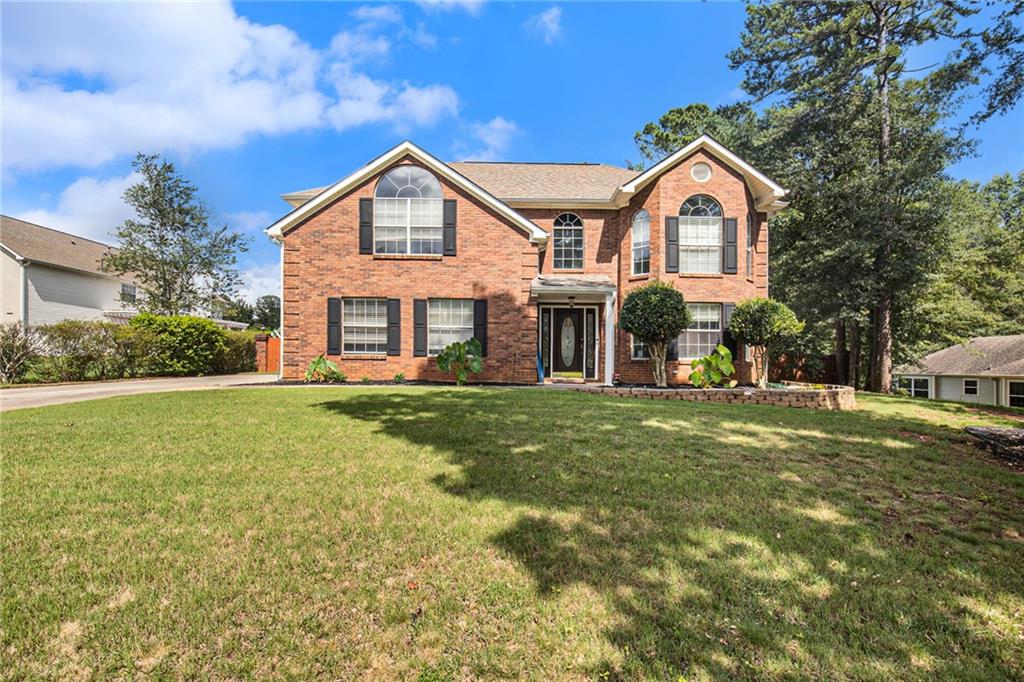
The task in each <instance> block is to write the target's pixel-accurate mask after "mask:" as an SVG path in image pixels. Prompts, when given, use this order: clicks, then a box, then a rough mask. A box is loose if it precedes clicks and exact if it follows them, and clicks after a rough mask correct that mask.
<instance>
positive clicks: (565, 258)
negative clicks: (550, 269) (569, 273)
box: [554, 213, 583, 270]
mask: <svg viewBox="0 0 1024 682" xmlns="http://www.w3.org/2000/svg"><path fill="white" fill-rule="evenodd" d="M554 227H555V233H554V241H555V249H554V250H555V253H554V259H555V262H554V268H555V270H582V269H583V221H582V220H580V217H579V216H578V215H576V214H575V213H562V214H560V215H559V216H558V217H557V218H555V226H554Z"/></svg>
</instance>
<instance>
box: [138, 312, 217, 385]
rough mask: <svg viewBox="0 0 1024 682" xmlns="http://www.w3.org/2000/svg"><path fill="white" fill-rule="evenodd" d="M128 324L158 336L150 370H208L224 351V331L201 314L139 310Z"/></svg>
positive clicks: (171, 373) (182, 372)
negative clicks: (170, 313)
mask: <svg viewBox="0 0 1024 682" xmlns="http://www.w3.org/2000/svg"><path fill="white" fill-rule="evenodd" d="M130 324H131V325H132V326H134V327H138V328H141V329H147V330H149V331H150V332H152V333H153V334H154V335H155V336H156V337H157V339H158V341H157V352H156V357H155V362H154V367H153V374H157V375H162V376H200V375H203V374H210V373H212V372H214V371H215V369H216V367H217V363H218V361H220V360H221V358H222V357H223V356H224V353H225V352H226V351H227V342H226V339H227V332H226V331H224V330H223V329H221V328H220V327H218V326H217V325H216V324H215V323H214V322H213V321H211V320H207V319H205V318H202V317H192V316H190V315H174V316H169V315H153V314H151V313H140V314H139V315H136V316H135V317H133V318H132V320H131V323H130Z"/></svg>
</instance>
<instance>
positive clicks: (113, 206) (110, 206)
mask: <svg viewBox="0 0 1024 682" xmlns="http://www.w3.org/2000/svg"><path fill="white" fill-rule="evenodd" d="M138 180H139V176H138V175H136V174H134V173H129V174H128V175H125V176H123V177H113V178H106V179H99V178H92V177H82V178H79V179H77V180H75V181H74V182H73V183H71V184H70V185H68V186H67V187H65V188H64V190H63V191H62V192H61V193H60V197H59V199H58V200H57V207H56V208H55V209H53V210H46V209H35V210H32V211H26V212H24V213H21V214H19V215H17V216H15V217H16V218H20V219H22V220H27V221H28V222H30V223H36V224H37V225H42V226H44V227H51V228H53V229H55V230H61V231H62V232H70V233H72V234H77V235H80V236H82V237H88V238H89V239H95V240H96V241H101V242H106V243H108V244H112V243H114V241H115V239H114V233H115V232H116V231H117V228H118V227H120V226H121V224H122V223H123V222H124V221H125V220H126V219H127V218H134V217H135V210H134V209H133V208H131V207H130V206H128V205H127V204H126V203H124V200H123V199H122V198H121V196H122V194H124V191H125V189H127V188H128V186H129V185H131V184H134V183H136V182H138Z"/></svg>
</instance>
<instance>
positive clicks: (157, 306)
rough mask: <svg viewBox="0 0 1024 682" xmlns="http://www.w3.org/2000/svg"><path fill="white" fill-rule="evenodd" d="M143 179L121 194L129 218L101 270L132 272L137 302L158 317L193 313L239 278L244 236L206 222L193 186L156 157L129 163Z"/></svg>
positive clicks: (245, 242)
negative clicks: (131, 213) (139, 292)
mask: <svg viewBox="0 0 1024 682" xmlns="http://www.w3.org/2000/svg"><path fill="white" fill-rule="evenodd" d="M132 166H133V167H134V168H135V171H136V172H137V173H138V174H139V175H141V176H142V179H141V180H140V181H139V182H138V183H136V184H134V185H132V186H131V187H129V188H128V189H127V190H125V192H124V200H125V202H126V203H127V204H128V205H130V206H132V207H133V208H134V209H135V214H136V217H135V218H133V219H128V220H125V221H124V224H122V225H121V226H120V227H119V228H118V230H117V241H118V242H119V248H118V251H117V253H114V254H109V255H107V256H105V257H104V259H103V263H102V266H103V269H104V270H106V271H108V272H114V273H117V274H125V273H129V272H130V273H134V275H135V281H136V282H137V283H138V285H139V287H140V289H141V290H142V293H143V296H142V297H141V307H142V308H144V309H145V310H148V311H151V312H155V313H161V314H165V315H178V314H181V313H186V312H195V311H199V310H200V309H202V308H203V307H205V306H208V305H209V303H210V302H211V301H212V300H213V299H214V298H215V297H230V296H231V295H232V294H233V293H234V291H235V289H236V288H237V286H238V285H239V283H240V281H241V276H240V274H239V272H238V270H237V268H236V264H237V260H236V259H237V254H238V253H239V252H241V251H245V250H246V249H247V247H248V239H247V238H246V237H244V236H243V235H241V234H238V233H235V232H232V231H230V230H229V229H228V227H227V226H226V225H225V226H222V227H211V226H210V209H209V208H208V207H207V206H206V205H205V204H204V203H203V202H202V201H201V200H200V199H199V196H198V190H197V189H196V187H195V185H193V184H192V183H190V182H189V181H188V180H185V179H184V178H182V177H181V176H180V175H178V173H177V172H176V171H175V169H174V165H173V164H172V163H170V162H169V161H163V160H161V159H160V157H159V156H158V155H147V154H142V153H140V154H138V155H137V156H136V157H135V160H134V161H133V162H132Z"/></svg>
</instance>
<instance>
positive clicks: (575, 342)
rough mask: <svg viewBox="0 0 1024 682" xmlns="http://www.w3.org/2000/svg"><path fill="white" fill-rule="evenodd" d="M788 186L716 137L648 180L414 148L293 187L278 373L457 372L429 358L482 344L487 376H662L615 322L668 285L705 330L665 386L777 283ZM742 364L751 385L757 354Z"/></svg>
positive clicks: (586, 167)
mask: <svg viewBox="0 0 1024 682" xmlns="http://www.w3.org/2000/svg"><path fill="white" fill-rule="evenodd" d="M784 195H785V190H783V189H782V188H781V187H780V186H779V185H777V184H776V183H774V182H772V181H771V180H770V179H768V178H767V177H765V176H764V174H762V173H760V172H759V171H758V170H757V169H755V168H753V167H752V166H751V165H750V164H748V163H746V162H745V161H743V160H742V159H740V158H739V157H737V156H736V155H735V154H733V153H732V152H730V151H729V150H728V149H726V148H725V147H723V146H722V145H721V144H719V143H718V142H716V141H715V140H713V139H711V138H710V137H707V136H703V137H700V138H698V139H697V140H694V141H693V142H692V143H690V144H688V145H687V146H686V147H684V148H683V149H680V150H679V151H677V152H675V153H674V154H672V155H670V156H668V157H667V158H665V159H664V160H663V161H661V162H660V163H658V164H657V165H655V166H653V167H651V168H650V169H648V170H646V171H644V172H642V173H639V174H638V173H636V172H634V171H630V170H627V169H625V168H617V167H614V166H608V165H605V164H577V163H565V164H562V163H489V162H459V163H448V164H446V163H444V162H442V161H439V160H438V159H437V158H435V157H434V156H432V155H430V154H428V153H427V152H425V151H423V150H422V149H420V148H419V147H417V146H416V145H414V144H412V143H410V142H403V143H402V144H400V145H398V146H396V147H395V148H394V149H392V150H390V151H388V152H387V153H385V154H383V155H382V156H380V157H378V158H376V159H374V160H373V161H371V162H370V163H368V164H366V165H365V166H364V167H362V168H360V169H358V170H356V171H355V172H354V173H352V174H351V175H349V176H347V177H345V178H343V179H341V180H339V181H338V182H336V183H334V184H333V185H330V186H327V187H320V188H316V189H311V190H304V191H299V192H293V193H290V194H285V195H284V199H285V200H286V201H287V202H288V203H290V204H291V205H292V206H294V210H292V211H291V212H290V213H288V214H287V215H285V216H284V217H282V218H281V219H280V220H278V221H277V222H275V223H274V224H273V225H272V226H270V227H269V228H268V229H267V233H268V235H269V236H270V237H271V238H272V239H273V240H275V241H276V242H278V243H280V244H281V245H282V301H283V313H282V314H283V317H284V320H283V330H282V331H283V344H282V355H283V357H282V363H281V366H282V376H283V377H284V378H286V379H296V378H299V377H301V376H302V374H303V372H304V370H305V367H306V365H307V364H308V363H309V361H310V360H312V359H313V358H314V357H316V356H317V355H319V354H320V353H326V354H327V355H328V357H331V358H332V359H335V360H336V361H338V362H339V364H340V366H341V367H342V369H343V370H344V371H345V372H346V373H347V374H348V375H349V376H350V377H353V378H360V377H363V376H366V377H370V378H371V379H379V380H389V379H391V378H392V377H394V376H395V375H396V374H397V373H399V372H401V373H403V374H404V375H405V377H406V378H407V379H442V380H443V379H446V378H447V377H446V376H445V375H442V374H441V373H440V372H439V371H438V370H437V365H436V362H435V361H434V359H433V357H432V356H434V355H435V354H436V353H437V352H438V351H439V350H440V349H441V348H443V347H444V346H445V345H447V344H448V343H451V342H452V341H454V340H461V339H467V338H470V337H472V336H475V337H477V338H478V339H480V341H481V342H482V344H483V346H484V349H485V354H486V360H485V369H484V372H483V373H482V374H481V375H480V376H479V379H480V380H481V381H494V382H535V381H537V379H538V375H539V374H540V372H539V371H538V366H539V365H540V366H542V367H543V370H544V371H543V375H544V377H545V378H546V379H551V378H555V379H558V378H572V379H581V378H582V379H584V380H586V381H594V382H601V383H608V382H611V381H612V380H613V377H615V376H616V375H617V376H619V377H621V380H622V381H625V382H637V383H646V382H650V381H651V372H650V366H649V361H648V359H647V357H646V353H645V349H644V347H643V345H642V344H639V343H635V342H634V340H633V339H631V338H630V336H629V335H628V334H626V333H625V332H622V331H621V330H619V329H618V328H617V326H616V317H617V311H618V308H619V306H620V305H621V301H622V299H623V297H624V296H625V295H626V294H628V293H629V291H630V290H632V289H633V288H634V287H637V286H641V285H643V284H644V283H646V282H649V281H651V280H655V279H657V280H662V281H667V282H671V283H672V284H673V286H675V287H676V288H677V289H679V290H680V291H681V292H682V293H683V295H684V297H685V299H686V301H687V303H688V305H690V307H691V312H692V313H693V317H694V322H693V324H692V325H691V327H690V329H688V330H687V331H686V332H684V333H683V334H682V335H681V336H680V337H679V339H678V342H677V343H676V344H674V345H673V348H672V349H670V356H669V363H668V374H669V379H670V381H673V382H677V383H679V382H685V381H686V377H687V376H688V375H689V372H690V369H689V361H690V359H692V358H695V357H700V356H703V355H705V354H707V353H708V352H710V350H711V349H713V348H714V346H715V345H716V344H717V343H718V342H720V341H722V342H725V343H727V344H729V343H730V340H729V339H728V335H727V334H725V333H723V330H724V329H725V328H726V325H727V323H728V319H729V315H730V314H731V310H732V308H733V306H734V305H735V303H736V302H737V301H741V300H743V299H747V298H752V297H756V296H766V295H767V291H768V218H769V217H770V216H771V215H772V214H773V213H775V212H776V211H778V210H779V209H780V208H782V207H783V206H784V205H785V204H784V203H783V202H782V198H783V196H784ZM736 350H737V351H738V352H737V353H736V356H737V358H738V363H737V371H738V374H739V379H740V380H741V381H749V380H750V377H751V369H752V368H751V366H750V364H749V362H746V361H745V357H746V356H745V353H744V349H742V348H739V349H736Z"/></svg>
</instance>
